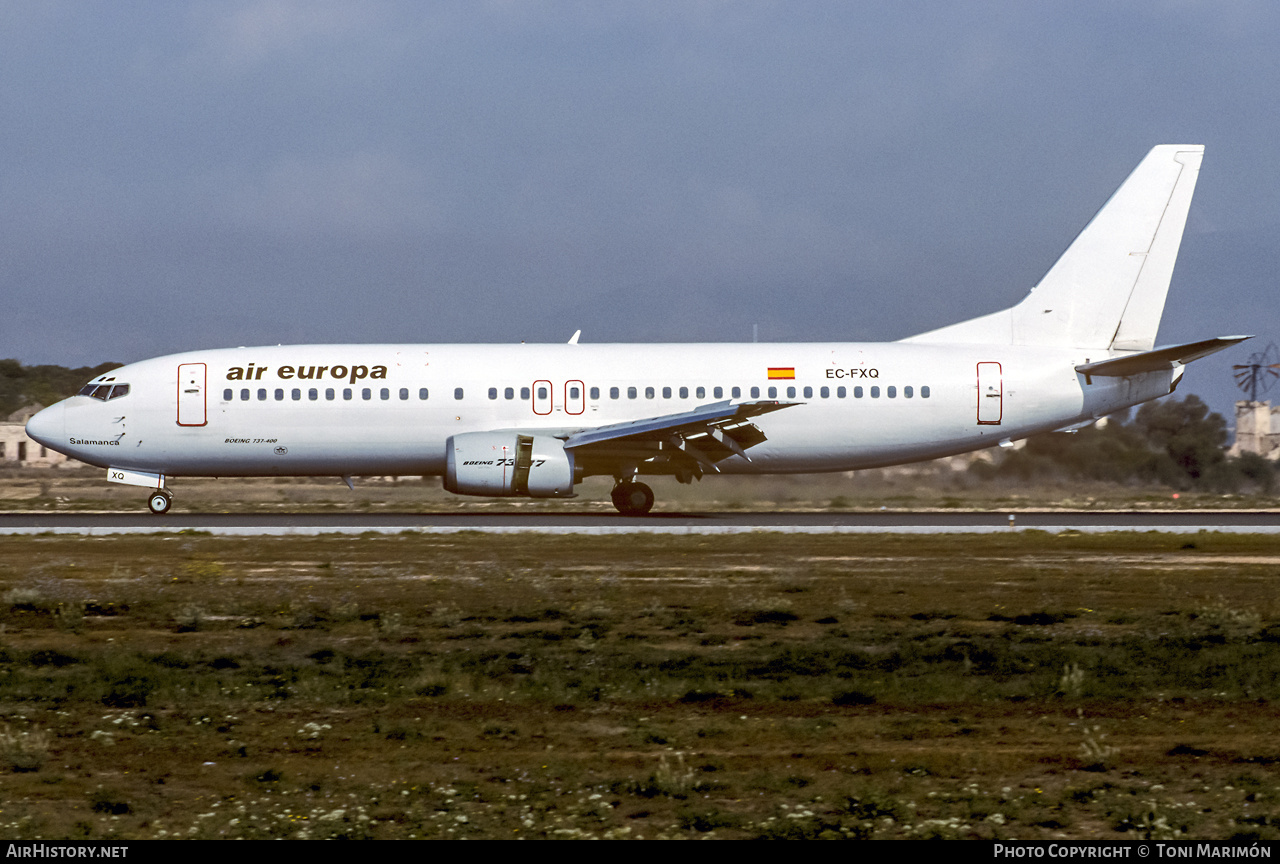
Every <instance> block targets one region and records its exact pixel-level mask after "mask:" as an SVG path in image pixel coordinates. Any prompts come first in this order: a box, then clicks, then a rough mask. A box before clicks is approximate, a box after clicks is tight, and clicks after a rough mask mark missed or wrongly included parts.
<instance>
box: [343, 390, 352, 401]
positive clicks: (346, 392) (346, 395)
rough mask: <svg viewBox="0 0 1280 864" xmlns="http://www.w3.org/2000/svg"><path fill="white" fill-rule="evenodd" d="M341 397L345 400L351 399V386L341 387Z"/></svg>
mask: <svg viewBox="0 0 1280 864" xmlns="http://www.w3.org/2000/svg"><path fill="white" fill-rule="evenodd" d="M342 398H343V399H345V400H346V401H348V402H350V401H351V388H350V387H343V388H342Z"/></svg>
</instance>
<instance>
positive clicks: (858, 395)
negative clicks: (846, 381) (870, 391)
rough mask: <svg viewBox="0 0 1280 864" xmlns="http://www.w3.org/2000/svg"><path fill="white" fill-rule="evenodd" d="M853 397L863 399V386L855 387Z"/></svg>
mask: <svg viewBox="0 0 1280 864" xmlns="http://www.w3.org/2000/svg"><path fill="white" fill-rule="evenodd" d="M853 398H854V399H861V398H862V388H861V387H854V388H853Z"/></svg>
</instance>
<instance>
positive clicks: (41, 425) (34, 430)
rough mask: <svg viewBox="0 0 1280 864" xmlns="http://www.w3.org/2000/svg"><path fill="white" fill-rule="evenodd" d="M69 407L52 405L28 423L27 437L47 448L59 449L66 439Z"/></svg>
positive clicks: (60, 404) (63, 404) (60, 403)
mask: <svg viewBox="0 0 1280 864" xmlns="http://www.w3.org/2000/svg"><path fill="white" fill-rule="evenodd" d="M66 418H67V406H66V404H65V403H63V402H59V403H57V404H56V405H50V406H49V407H48V408H46V409H44V410H43V411H41V412H39V413H37V414H36V415H35V416H34V417H32V418H31V419H30V420H28V421H27V437H28V438H30V439H31V440H32V441H37V442H39V443H40V444H43V445H44V446H45V447H57V446H58V445H59V444H62V443H63V442H64V440H65V438H66Z"/></svg>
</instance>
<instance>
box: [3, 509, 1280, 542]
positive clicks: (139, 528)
mask: <svg viewBox="0 0 1280 864" xmlns="http://www.w3.org/2000/svg"><path fill="white" fill-rule="evenodd" d="M1025 530H1038V531H1049V532H1054V533H1059V532H1063V531H1079V532H1091V533H1099V532H1108V531H1161V532H1169V533H1195V532H1198V531H1221V532H1226V533H1234V534H1280V512H1271V511H1170V512H1079V511H1076V512H1065V511H1062V512H1059V511H1054V512H1049V511H1038V512H1013V513H1009V512H984V513H974V512H907V511H880V512H872V513H783V512H774V513H657V514H650V515H649V516H645V517H640V518H636V517H626V516H620V515H617V514H613V513H580V514H574V513H556V514H550V513H517V512H504V513H476V512H463V513H436V514H418V513H373V514H368V513H262V514H255V513H246V514H236V513H177V514H171V515H167V516H152V515H150V514H149V513H87V514H86V513H56V514H55V513H15V514H0V534H10V535H13V534H42V533H53V534H90V535H103V534H154V533H166V532H179V531H201V532H207V533H210V534H225V535H234V536H253V535H288V534H363V533H370V532H372V533H379V534H398V533H400V532H402V531H414V532H421V533H437V534H439V533H452V532H458V531H483V532H489V533H495V534H506V533H518V532H522V531H533V532H538V533H544V534H636V533H651V534H739V533H745V532H752V531H779V532H786V533H809V534H827V533H849V534H857V533H880V534H890V533H901V534H949V533H950V534H982V533H991V532H1007V531H1025Z"/></svg>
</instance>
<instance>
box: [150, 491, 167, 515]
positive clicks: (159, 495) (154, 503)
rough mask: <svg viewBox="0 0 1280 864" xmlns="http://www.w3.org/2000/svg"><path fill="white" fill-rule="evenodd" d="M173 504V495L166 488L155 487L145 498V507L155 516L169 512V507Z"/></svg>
mask: <svg viewBox="0 0 1280 864" xmlns="http://www.w3.org/2000/svg"><path fill="white" fill-rule="evenodd" d="M172 506H173V495H171V494H170V493H169V490H168V489H157V490H156V491H154V492H152V493H151V497H150V498H148V499H147V507H148V508H150V510H151V512H152V513H154V514H156V515H157V516H163V515H164V514H166V513H168V512H169V508H170V507H172Z"/></svg>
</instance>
